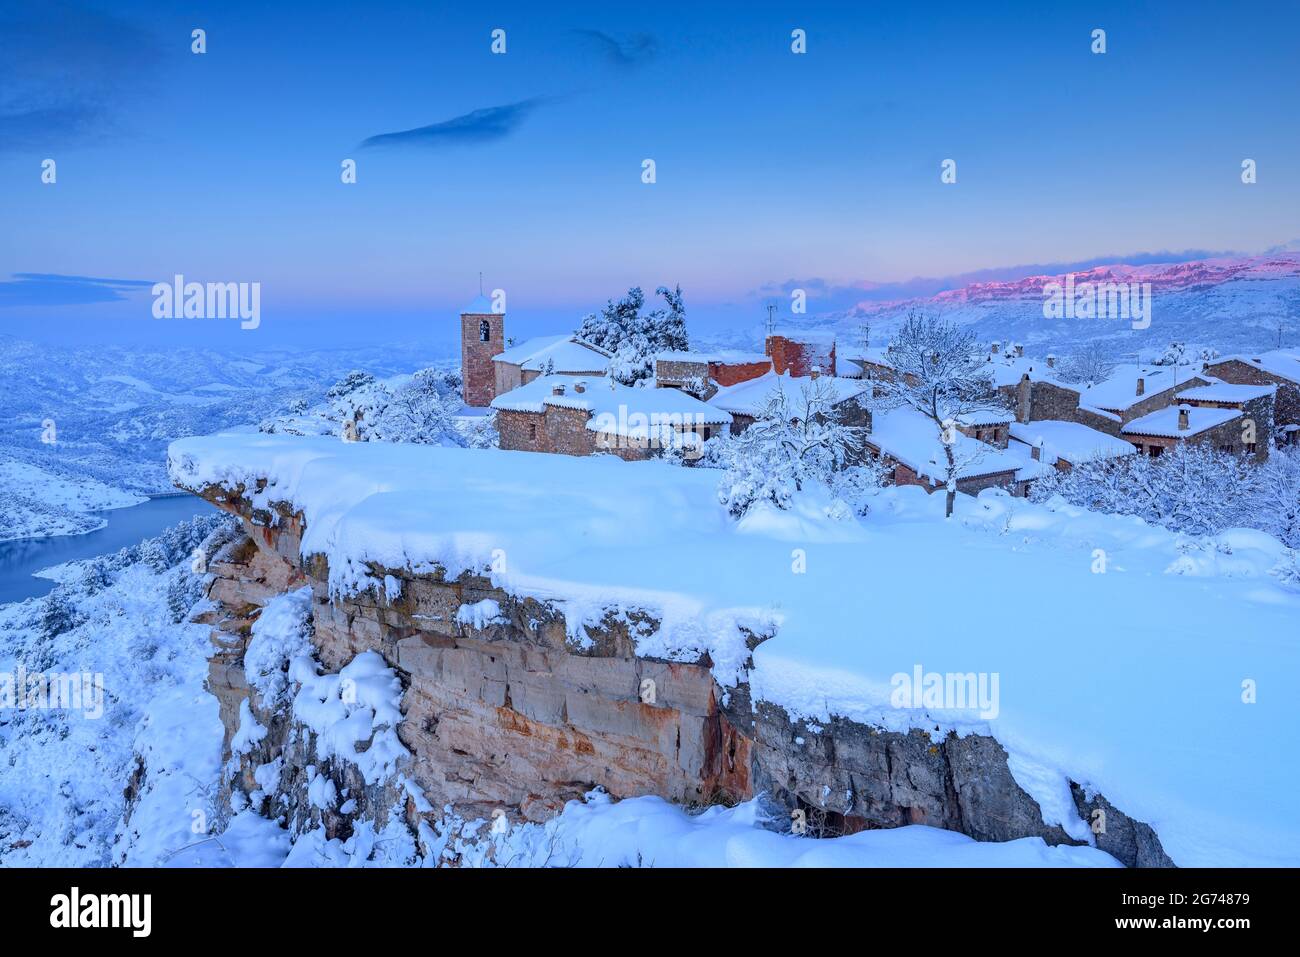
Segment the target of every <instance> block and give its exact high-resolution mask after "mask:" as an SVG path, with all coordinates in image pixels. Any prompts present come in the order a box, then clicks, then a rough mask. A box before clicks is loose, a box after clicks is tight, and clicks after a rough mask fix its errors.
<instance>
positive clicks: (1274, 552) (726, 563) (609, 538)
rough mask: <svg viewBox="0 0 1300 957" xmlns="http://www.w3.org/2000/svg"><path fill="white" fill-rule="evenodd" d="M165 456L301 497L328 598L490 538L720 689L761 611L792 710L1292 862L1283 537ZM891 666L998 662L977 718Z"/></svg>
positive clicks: (1226, 850) (1001, 501)
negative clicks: (988, 762) (931, 746)
mask: <svg viewBox="0 0 1300 957" xmlns="http://www.w3.org/2000/svg"><path fill="white" fill-rule="evenodd" d="M170 467H171V470H172V475H173V477H174V479H176V480H177V481H178V482H180V483H182V484H184V485H187V486H189V487H197V486H201V485H205V484H208V483H224V484H226V485H227V486H230V487H234V486H235V485H239V484H246V485H248V486H249V487H252V486H253V482H254V480H256V479H265V480H266V482H267V485H266V488H265V489H264V490H263V491H261V492H258V493H255V494H254V496H253V497H254V499H255V501H256V502H258V503H261V504H265V503H268V502H271V501H284V502H289V503H291V504H292V505H293V507H295V508H297V509H300V510H302V512H303V514H304V516H305V518H306V524H307V530H306V534H305V536H304V539H303V546H302V547H303V551H304V553H305V554H310V553H315V552H323V553H325V554H327V555H328V556H329V562H330V568H331V578H332V580H331V583H330V584H331V587H332V588H333V589H335V590H336V591H348V590H351V589H357V588H362V587H370V586H373V585H375V584H376V583H375V582H373V581H371V580H370V579H369V578H368V576H367V575H366V563H367V562H378V563H380V564H382V565H384V566H387V567H390V568H397V567H409V568H412V569H414V570H417V571H419V570H427V569H431V568H432V567H433V566H434V565H435V564H441V565H443V566H445V567H446V568H447V571H448V573H449V574H450V575H452V576H455V575H457V574H459V573H460V572H461V571H463V570H466V569H475V570H478V571H480V572H482V571H485V570H488V569H491V568H492V567H493V562H494V559H501V558H504V562H500V561H498V563H497V567H498V568H503V569H504V570H499V571H494V572H492V577H493V580H494V581H495V582H496V584H498V585H500V586H501V587H503V588H505V589H506V590H508V591H510V592H512V593H515V594H520V595H532V596H535V597H538V598H543V599H554V600H557V601H562V602H565V606H566V614H568V615H569V616H570V619H571V626H572V619H573V617H574V616H575V615H576V616H578V617H579V618H582V617H585V618H588V619H591V620H594V619H598V618H599V617H600V615H601V614H603V613H604V611H605V610H606V609H610V608H624V609H626V608H631V607H639V608H644V609H646V610H648V611H650V612H652V613H653V614H655V615H656V616H657V617H660V618H661V619H662V624H661V627H660V629H659V631H658V632H656V633H655V634H653V635H647V636H642V637H641V638H640V639H639V640H638V653H640V654H642V655H648V656H656V657H666V658H671V659H675V660H694V658H695V657H698V655H699V653H700V652H701V651H708V652H709V654H710V655H711V657H712V659H713V661H714V671H715V674H716V676H717V677H718V679H719V681H720V682H721V683H722V684H723V685H724V686H730V685H733V684H735V682H736V681H737V680H739V679H741V678H743V677H744V673H745V668H744V665H745V659H746V657H747V652H746V649H745V646H744V644H743V641H742V632H741V631H740V626H741V625H747V626H749V627H751V628H754V629H756V630H758V631H765V630H775V631H776V632H777V633H776V636H775V637H774V638H772V639H771V640H769V641H767V642H766V643H765V644H763V645H761V646H760V647H759V648H758V649H757V651H756V652H755V653H754V665H755V667H754V670H753V672H752V674H751V675H750V680H751V684H752V688H753V690H754V693H755V696H756V698H759V699H763V700H767V701H770V702H774V703H776V704H780V705H782V706H784V707H785V708H787V709H788V710H789V711H790V712H791V713H792V714H794V715H801V716H806V717H808V718H809V719H812V720H816V721H825V720H828V719H829V718H830V717H831V715H842V716H844V717H847V718H851V719H854V720H858V721H863V722H867V723H871V724H874V725H879V726H881V727H885V728H892V729H898V730H903V729H908V728H913V727H920V728H926V729H928V730H930V731H932V733H934V734H936V735H939V734H942V733H943V732H945V731H947V730H949V729H951V730H955V731H956V732H957V733H959V734H966V733H972V732H980V733H991V734H993V735H994V736H995V737H996V738H997V739H998V740H999V741H1000V742H1001V743H1002V744H1003V746H1004V747H1006V748H1007V750H1008V752H1009V753H1010V755H1011V757H1012V771H1013V773H1014V774H1016V776H1017V779H1018V780H1019V781H1020V783H1021V784H1022V786H1024V787H1025V788H1026V789H1027V790H1028V791H1029V792H1030V793H1031V794H1033V795H1034V796H1035V797H1036V798H1037V799H1038V800H1039V802H1040V804H1041V805H1042V806H1043V808H1044V814H1045V817H1049V818H1050V817H1053V816H1057V817H1060V816H1068V812H1069V808H1068V798H1066V797H1064V795H1065V791H1064V790H1063V788H1064V786H1065V775H1067V774H1068V775H1069V776H1070V778H1072V779H1073V780H1074V781H1076V782H1078V783H1079V784H1081V785H1083V786H1084V787H1085V788H1088V789H1091V790H1095V791H1100V792H1102V793H1104V794H1105V795H1106V797H1107V798H1108V799H1109V800H1110V801H1111V802H1112V803H1113V804H1114V805H1115V806H1117V807H1119V808H1120V809H1122V810H1123V811H1125V812H1126V813H1128V814H1130V815H1132V816H1134V817H1135V818H1137V819H1139V820H1142V821H1145V822H1147V823H1149V824H1151V825H1152V826H1153V827H1154V828H1155V829H1156V831H1157V833H1158V834H1159V837H1160V840H1161V842H1162V844H1163V846H1164V847H1165V849H1166V851H1167V852H1168V853H1169V854H1170V856H1171V857H1172V858H1173V859H1174V861H1175V862H1176V863H1178V864H1179V865H1184V866H1193V865H1210V866H1213V865H1219V866H1232V865H1264V864H1271V865H1290V866H1294V865H1296V864H1300V816H1298V815H1297V814H1296V810H1297V802H1296V798H1295V795H1296V793H1297V786H1296V785H1297V783H1298V782H1297V778H1300V772H1297V769H1296V763H1295V762H1294V761H1292V760H1290V757H1289V756H1290V755H1292V754H1294V753H1295V752H1296V749H1297V745H1298V744H1300V733H1298V731H1300V721H1297V717H1296V709H1295V707H1294V695H1293V689H1294V688H1295V687H1296V685H1297V681H1298V680H1300V652H1298V650H1297V632H1298V629H1297V627H1296V625H1297V623H1298V622H1300V594H1297V592H1296V591H1295V590H1294V589H1293V588H1289V587H1288V586H1286V585H1285V584H1284V583H1283V581H1282V580H1281V579H1280V578H1277V577H1274V576H1273V575H1271V574H1270V572H1271V571H1273V570H1274V569H1275V568H1276V567H1278V566H1279V565H1282V564H1283V563H1285V562H1286V561H1287V560H1288V559H1290V560H1291V561H1294V556H1293V555H1290V553H1288V552H1287V551H1286V550H1285V549H1284V548H1283V547H1282V546H1281V545H1280V544H1279V543H1277V541H1276V540H1274V539H1272V538H1271V537H1269V536H1268V535H1265V534H1262V533H1258V532H1246V531H1233V532H1227V533H1224V534H1221V535H1219V536H1215V537H1213V538H1206V539H1196V538H1188V537H1185V536H1178V535H1175V534H1174V533H1171V532H1168V531H1166V530H1164V529H1161V528H1157V527H1153V526H1149V525H1147V524H1145V523H1144V522H1142V521H1141V520H1139V519H1136V518H1132V517H1118V516H1104V515H1098V514H1095V513H1091V512H1087V511H1085V510H1081V509H1077V508H1073V507H1070V506H1068V505H1065V504H1064V503H1063V502H1061V501H1060V500H1059V499H1057V500H1054V501H1052V502H1049V503H1046V504H1034V503H1030V502H1026V501H1024V500H1021V499H1012V498H1010V497H1008V496H1007V495H1006V494H1005V493H1001V492H998V491H996V490H992V491H988V492H985V493H982V494H981V495H980V497H979V498H978V499H972V498H969V497H966V496H959V497H958V499H959V500H958V505H957V512H956V515H955V516H954V518H953V519H952V520H948V521H944V520H943V519H942V509H943V501H942V496H933V497H930V496H927V495H926V494H925V492H924V491H923V490H921V489H919V488H914V487H912V488H896V489H890V490H887V491H885V492H883V493H881V494H880V495H879V496H878V498H877V500H876V502H875V505H874V507H873V510H872V513H871V515H870V516H869V517H868V518H866V519H865V520H862V521H857V520H832V519H828V518H827V517H826V510H825V509H824V508H822V507H820V503H812V504H810V505H809V506H808V507H796V508H795V509H792V510H790V511H788V512H779V511H776V510H773V509H758V510H756V511H752V512H751V513H750V514H749V515H748V516H746V517H745V518H744V519H743V520H742V521H740V522H732V521H731V520H730V519H729V518H728V517H727V515H726V513H725V511H724V509H723V508H722V506H720V505H719V504H718V500H717V498H716V485H717V477H718V476H717V473H716V472H715V471H712V470H707V469H684V468H679V467H674V466H671V465H667V464H664V463H658V462H648V463H627V462H623V461H620V460H618V459H615V458H612V457H595V458H570V457H565V456H550V455H542V454H537V453H527V452H503V451H500V450H469V449H452V448H433V447H423V446H402V445H379V444H376V443H370V444H348V443H340V442H337V441H330V440H321V439H311V438H296V437H290V436H267V435H248V434H243V435H235V434H224V435H217V436H211V437H206V438H191V439H182V440H179V441H177V442H175V443H173V444H172V446H171V450H170ZM795 549H802V550H803V551H804V555H805V559H806V572H805V573H803V574H795V573H792V553H793V551H794V550H795ZM1097 549H1101V550H1103V551H1104V558H1105V568H1106V571H1105V572H1104V573H1100V574H1099V573H1096V572H1094V570H1093V569H1094V568H1096V567H1097V552H1096V550H1097ZM494 552H495V554H494ZM354 664H355V662H354ZM378 665H382V662H380V663H378ZM916 665H921V666H922V667H923V668H924V669H925V670H926V671H928V672H941V673H943V672H959V673H967V672H975V673H996V674H998V676H999V678H1000V702H999V708H998V713H997V716H996V717H992V718H989V719H987V720H984V719H981V718H979V716H978V714H977V713H976V711H975V709H970V710H961V711H958V710H947V711H944V710H934V709H931V710H929V711H927V710H926V709H917V710H912V709H907V708H895V707H892V706H891V702H890V690H891V689H890V679H891V676H893V675H895V674H898V673H910V672H911V671H912V669H913V667H914V666H916ZM1247 680H1253V681H1255V682H1257V686H1258V692H1257V694H1258V698H1257V703H1254V704H1245V703H1243V701H1242V698H1243V693H1242V685H1243V682H1244V681H1247ZM1026 769H1033V771H1032V773H1029V772H1027V771H1026ZM625 803H626V802H625ZM1066 823H1068V824H1069V825H1070V826H1071V827H1072V828H1073V827H1075V826H1076V825H1075V824H1074V823H1073V822H1066ZM864 840H867V839H866V838H864Z"/></svg>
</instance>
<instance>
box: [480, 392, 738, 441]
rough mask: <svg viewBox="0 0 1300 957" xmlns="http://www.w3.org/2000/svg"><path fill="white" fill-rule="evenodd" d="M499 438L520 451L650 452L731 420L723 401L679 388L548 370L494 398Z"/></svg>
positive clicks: (705, 434)
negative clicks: (710, 401)
mask: <svg viewBox="0 0 1300 957" xmlns="http://www.w3.org/2000/svg"><path fill="white" fill-rule="evenodd" d="M492 408H493V409H494V410H496V424H497V433H498V434H499V436H500V446H501V448H503V449H511V450H516V451H525V452H551V453H555V454H559V455H595V454H596V453H599V452H608V453H610V454H612V455H617V456H618V457H619V458H622V459H625V460H627V461H639V460H643V459H648V458H653V457H654V456H656V455H658V454H660V453H661V452H662V451H663V450H664V449H665V448H667V447H669V446H677V447H684V448H686V449H687V450H688V451H687V457H688V458H690V457H691V452H690V451H689V450H690V449H694V448H697V447H698V446H699V444H701V443H702V442H704V441H705V440H707V439H709V438H711V437H712V436H713V435H715V434H717V432H718V431H720V430H721V429H725V428H727V427H728V426H730V425H731V416H730V415H729V414H728V413H726V412H725V411H723V410H722V409H719V408H716V407H714V406H711V405H708V404H707V403H704V402H701V401H700V400H699V399H696V398H695V397H694V396H691V395H688V394H687V393H685V392H683V391H681V390H679V389H645V388H633V387H630V386H625V385H622V384H621V383H619V382H616V381H615V380H614V379H612V378H608V377H603V378H598V379H595V380H589V379H586V378H584V377H582V376H573V375H547V376H539V377H537V378H535V379H532V380H531V381H530V382H528V383H527V384H526V385H522V386H520V387H519V388H517V389H513V390H512V391H510V392H507V393H506V394H504V395H499V396H497V397H496V398H495V399H493V400H492Z"/></svg>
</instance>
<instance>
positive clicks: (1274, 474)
mask: <svg viewBox="0 0 1300 957" xmlns="http://www.w3.org/2000/svg"><path fill="white" fill-rule="evenodd" d="M1250 478H1251V481H1250V492H1249V494H1247V495H1245V496H1244V500H1245V508H1246V511H1247V514H1248V519H1247V520H1246V521H1243V522H1241V524H1243V525H1247V526H1250V527H1252V528H1258V529H1261V530H1263V531H1265V532H1268V533H1269V534H1271V535H1275V536H1276V537H1277V538H1278V540H1279V541H1281V542H1282V543H1283V544H1284V545H1287V546H1288V547H1290V548H1297V549H1300V449H1296V448H1286V449H1274V450H1273V452H1272V453H1271V454H1270V455H1269V457H1268V461H1266V462H1264V463H1263V464H1261V465H1258V466H1255V467H1254V468H1253V469H1252V470H1251V476H1250Z"/></svg>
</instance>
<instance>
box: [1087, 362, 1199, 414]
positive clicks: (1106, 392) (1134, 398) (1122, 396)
mask: <svg viewBox="0 0 1300 957" xmlns="http://www.w3.org/2000/svg"><path fill="white" fill-rule="evenodd" d="M1193 375H1194V373H1191V372H1188V371H1187V370H1186V369H1181V370H1179V373H1178V374H1177V375H1175V372H1174V368H1173V367H1172V366H1134V365H1126V366H1121V367H1120V368H1118V369H1116V370H1115V372H1114V373H1113V374H1112V375H1111V377H1110V378H1109V379H1107V380H1105V381H1104V382H1098V383H1097V384H1096V385H1093V386H1091V387H1089V388H1087V389H1084V390H1083V392H1082V393H1081V394H1080V397H1079V404H1080V405H1085V406H1093V407H1095V408H1098V409H1106V410H1107V411H1110V412H1122V411H1124V410H1125V409H1129V408H1132V407H1133V406H1135V405H1137V404H1138V403H1139V402H1141V401H1143V400H1144V399H1149V398H1151V396H1153V395H1155V394H1156V393H1157V392H1163V391H1165V390H1166V389H1170V388H1173V387H1174V386H1176V385H1177V384H1178V383H1179V382H1187V381H1188V380H1189V379H1191V378H1192V377H1193ZM1138 379H1141V380H1142V386H1143V388H1142V394H1141V395H1138V394H1137V380H1138Z"/></svg>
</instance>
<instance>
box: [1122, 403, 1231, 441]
mask: <svg viewBox="0 0 1300 957" xmlns="http://www.w3.org/2000/svg"><path fill="white" fill-rule="evenodd" d="M1180 409H1186V410H1187V428H1185V429H1180V428H1179V427H1178V412H1179V410H1180ZM1240 417H1241V413H1240V412H1238V411H1237V410H1236V409H1207V408H1191V407H1190V406H1176V405H1171V406H1167V407H1165V408H1163V409H1156V411H1154V412H1151V413H1149V414H1148V415H1144V416H1142V417H1141V418H1137V419H1134V420H1133V421H1132V422H1130V423H1129V424H1128V425H1126V426H1124V428H1123V429H1121V430H1120V431H1122V432H1123V433H1124V434H1125V435H1159V436H1164V437H1166V438H1175V439H1176V438H1179V437H1182V436H1188V435H1197V434H1199V433H1201V432H1204V431H1205V430H1206V429H1212V428H1214V427H1215V426H1216V425H1223V423H1225V422H1231V421H1232V420H1233V419H1236V418H1240Z"/></svg>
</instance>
